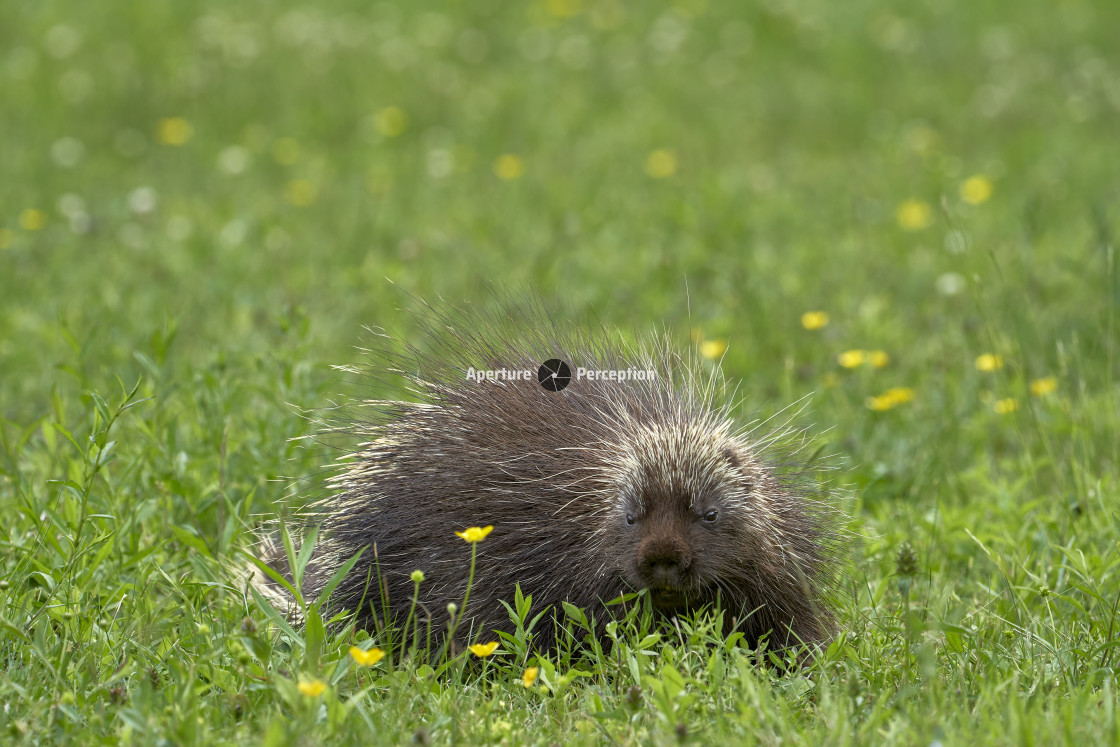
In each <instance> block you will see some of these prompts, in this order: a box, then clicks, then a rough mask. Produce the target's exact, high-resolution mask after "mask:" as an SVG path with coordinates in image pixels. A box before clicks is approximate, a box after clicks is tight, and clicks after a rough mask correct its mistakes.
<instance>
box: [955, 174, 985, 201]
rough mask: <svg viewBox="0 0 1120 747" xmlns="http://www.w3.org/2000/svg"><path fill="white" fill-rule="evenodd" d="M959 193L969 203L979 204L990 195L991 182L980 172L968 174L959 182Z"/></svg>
mask: <svg viewBox="0 0 1120 747" xmlns="http://www.w3.org/2000/svg"><path fill="white" fill-rule="evenodd" d="M960 193H961V199H962V200H964V201H965V202H967V203H968V204H969V205H979V204H980V203H982V202H987V201H988V198H989V197H991V196H992V182H991V180H990V179H988V177H986V176H982V175H980V174H977V175H976V176H970V177H968V178H967V179H965V180H964V181H963V182H962V183H961V189H960Z"/></svg>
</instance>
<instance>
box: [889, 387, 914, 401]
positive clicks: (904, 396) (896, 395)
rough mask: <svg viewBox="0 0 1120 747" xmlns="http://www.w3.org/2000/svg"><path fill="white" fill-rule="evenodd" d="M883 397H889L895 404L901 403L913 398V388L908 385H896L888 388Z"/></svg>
mask: <svg viewBox="0 0 1120 747" xmlns="http://www.w3.org/2000/svg"><path fill="white" fill-rule="evenodd" d="M883 396H884V397H889V398H890V399H891V401H892V402H894V403H895V404H896V405H903V404H906V403H907V402H910V401H912V400H913V399H914V390H913V389H911V388H910V387H908V386H896V387H892V388H891V389H888V390H887V391H886V394H884V395H883Z"/></svg>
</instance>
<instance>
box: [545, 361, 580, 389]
mask: <svg viewBox="0 0 1120 747" xmlns="http://www.w3.org/2000/svg"><path fill="white" fill-rule="evenodd" d="M571 380H572V369H571V368H569V367H568V364H567V363H565V362H564V361H562V360H560V359H559V358H552V359H551V360H547V361H545V362H544V363H542V364H541V367H540V369H539V370H538V371H537V381H539V382H540V383H541V386H543V387H544V388H545V389H547V390H548V391H550V392H558V391H560V390H561V389H563V388H564V387H566V386H567V385H568V384H569V383H570V382H571Z"/></svg>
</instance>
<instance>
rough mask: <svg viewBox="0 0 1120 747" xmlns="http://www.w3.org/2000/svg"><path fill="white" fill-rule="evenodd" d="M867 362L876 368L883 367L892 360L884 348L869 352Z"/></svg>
mask: <svg viewBox="0 0 1120 747" xmlns="http://www.w3.org/2000/svg"><path fill="white" fill-rule="evenodd" d="M867 362H868V363H870V364H871V365H872V366H874V367H875V368H882V367H883V366H885V365H887V364H888V363H890V362H891V357H890V356H889V355H887V353H886V351H883V350H872V351H871V352H870V353H868V354H867Z"/></svg>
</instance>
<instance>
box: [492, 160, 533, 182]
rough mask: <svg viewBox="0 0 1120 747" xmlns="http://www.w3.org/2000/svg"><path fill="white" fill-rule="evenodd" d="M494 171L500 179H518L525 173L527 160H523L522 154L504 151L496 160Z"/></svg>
mask: <svg viewBox="0 0 1120 747" xmlns="http://www.w3.org/2000/svg"><path fill="white" fill-rule="evenodd" d="M494 173H495V174H497V176H498V178H499V179H505V180H506V181H510V180H513V179H518V178H520V177H521V175H522V174H524V173H525V162H524V161H522V160H521V157H520V156H515V155H514V154H512V153H504V154H502V155H500V156H498V158H497V159H496V160H495V161H494Z"/></svg>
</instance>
